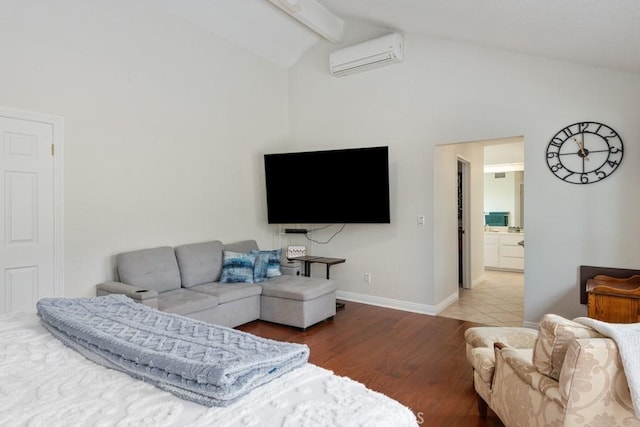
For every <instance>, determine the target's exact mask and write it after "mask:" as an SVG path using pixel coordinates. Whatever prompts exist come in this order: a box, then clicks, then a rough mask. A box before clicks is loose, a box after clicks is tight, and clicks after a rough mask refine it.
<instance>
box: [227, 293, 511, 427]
mask: <svg viewBox="0 0 640 427" xmlns="http://www.w3.org/2000/svg"><path fill="white" fill-rule="evenodd" d="M471 326H478V324H477V323H472V322H467V321H463V320H457V319H449V318H444V317H436V316H428V315H424V314H416V313H409V312H404V311H399V310H392V309H388V308H382V307H376V306H371V305H366V304H357V303H353V302H347V303H346V307H345V308H344V309H340V310H338V313H337V314H336V317H335V319H334V320H333V321H331V320H327V321H324V322H321V323H319V324H317V325H315V326H312V327H310V328H308V329H307V330H306V331H302V330H300V329H296V328H292V327H287V326H282V325H276V324H272V323H267V322H263V321H255V322H251V323H247V324H246V325H242V326H240V327H239V328H238V329H241V330H243V331H247V332H251V333H253V334H255V335H259V336H262V337H266V338H272V339H277V340H281V341H289V342H297V343H305V344H307V345H308V346H309V347H310V349H311V356H310V359H309V361H310V362H311V363H313V364H315V365H318V366H321V367H323V368H325V369H330V370H332V371H333V372H334V373H335V374H337V375H341V376H347V377H350V378H352V379H354V380H356V381H359V382H361V383H363V384H364V385H366V386H367V387H368V388H370V389H372V390H375V391H378V392H380V393H384V394H386V395H387V396H390V397H392V398H393V399H396V400H397V401H399V402H400V403H402V404H404V405H405V406H407V407H409V408H411V410H412V411H413V412H414V414H416V419H417V421H418V423H419V424H421V425H425V426H448V427H454V426H465V427H466V426H477V427H498V426H502V423H501V422H500V420H499V419H498V418H497V417H496V416H495V414H493V413H492V412H491V410H489V414H488V416H487V417H486V418H481V417H480V416H479V415H478V409H477V401H476V395H475V392H474V390H473V378H472V372H471V368H470V366H469V364H468V363H467V361H466V356H465V344H464V331H465V330H466V329H467V328H469V327H471Z"/></svg>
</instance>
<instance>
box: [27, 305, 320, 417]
mask: <svg viewBox="0 0 640 427" xmlns="http://www.w3.org/2000/svg"><path fill="white" fill-rule="evenodd" d="M37 309H38V315H39V316H40V318H41V320H42V323H43V325H44V326H45V327H46V328H47V329H48V330H49V331H50V332H51V333H52V334H53V335H54V336H55V337H57V338H58V339H60V340H61V341H62V342H63V343H65V344H66V345H67V346H69V347H71V348H73V349H75V350H77V351H79V352H80V353H82V354H83V355H84V356H85V357H87V358H88V359H90V360H92V361H94V362H96V363H99V364H101V365H104V366H107V367H109V368H112V369H117V370H120V371H123V372H125V373H127V374H129V375H131V376H133V377H135V378H138V379H140V380H143V381H145V382H149V383H152V384H154V385H156V386H157V387H159V388H161V389H163V390H166V391H169V392H171V393H173V394H175V395H176V396H178V397H180V398H183V399H186V400H191V401H193V402H196V403H199V404H202V405H206V406H227V405H229V404H231V403H233V402H235V401H236V400H238V399H240V398H241V397H242V396H244V395H245V394H247V393H249V392H250V391H251V390H253V389H254V388H255V387H258V386H260V385H262V384H265V383H267V382H269V381H271V380H273V379H274V378H277V377H279V376H280V375H282V374H284V373H286V372H289V371H291V370H293V369H295V368H297V367H300V366H302V365H304V364H305V363H306V362H307V360H308V358H309V348H308V347H307V346H306V345H304V344H293V343H285V342H280V341H274V340H269V339H266V338H261V337H257V336H255V335H252V334H249V333H246V332H242V331H237V330H234V329H230V328H226V327H223V326H217V325H211V324H208V323H204V322H201V321H198V320H194V319H190V318H188V317H183V316H179V315H176V314H170V313H164V312H161V311H158V310H156V309H153V308H150V307H147V306H144V305H142V304H138V303H135V302H134V301H133V300H131V299H129V298H128V297H126V296H124V295H110V296H104V297H95V298H75V299H74V298H44V299H41V300H40V301H38V303H37Z"/></svg>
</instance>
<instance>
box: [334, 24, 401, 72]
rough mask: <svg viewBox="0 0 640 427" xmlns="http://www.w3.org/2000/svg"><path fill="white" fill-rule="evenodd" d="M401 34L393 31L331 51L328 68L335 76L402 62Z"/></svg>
mask: <svg viewBox="0 0 640 427" xmlns="http://www.w3.org/2000/svg"><path fill="white" fill-rule="evenodd" d="M403 59H404V43H403V40H402V34H399V33H393V34H388V35H386V36H383V37H380V38H377V39H373V40H369V41H366V42H364V43H359V44H356V45H353V46H348V47H345V48H344V49H339V50H336V51H335V52H331V54H330V55H329V70H330V71H331V74H333V75H334V76H336V77H340V76H346V75H348V74H353V73H358V72H360V71H365V70H370V69H372V68H377V67H381V66H383V65H388V64H394V63H397V62H402V60H403Z"/></svg>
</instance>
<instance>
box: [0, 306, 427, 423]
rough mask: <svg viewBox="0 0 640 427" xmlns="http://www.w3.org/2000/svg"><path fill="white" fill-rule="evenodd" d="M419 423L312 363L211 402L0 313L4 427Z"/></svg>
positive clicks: (25, 317)
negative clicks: (110, 364)
mask: <svg viewBox="0 0 640 427" xmlns="http://www.w3.org/2000/svg"><path fill="white" fill-rule="evenodd" d="M26 425H29V426H48V427H49V426H51V427H55V426H65V427H66V426H89V425H91V426H96V427H106V426H193V427H196V426H314V427H316V426H394V427H402V426H415V425H417V422H416V418H415V416H414V414H413V413H412V412H411V410H410V409H409V408H407V407H405V406H403V405H401V404H400V403H398V402H397V401H395V400H393V399H391V398H389V397H387V396H385V395H383V394H380V393H377V392H375V391H372V390H369V389H367V388H366V387H365V386H364V385H362V384H360V383H358V382H356V381H353V380H351V379H349V378H346V377H339V376H337V375H334V374H333V373H332V372H331V371H327V370H325V369H322V368H320V367H318V366H314V365H311V364H307V365H305V366H303V367H301V368H299V369H296V370H294V371H292V372H290V373H288V374H285V375H283V376H282V377H280V378H277V379H275V380H274V381H272V382H270V383H269V384H266V385H264V386H262V387H259V388H258V389H256V390H254V391H252V392H251V393H250V394H248V395H247V396H245V397H244V398H243V399H242V400H240V401H238V402H236V403H234V404H233V405H231V406H228V407H224V408H219V407H213V408H208V407H205V406H201V405H198V404H195V403H192V402H189V401H185V400H181V399H179V398H177V397H175V396H173V395H171V394H170V393H167V392H164V391H162V390H159V389H158V388H156V387H154V386H152V385H150V384H147V383H144V382H142V381H138V380H135V379H133V378H131V377H129V376H128V375H126V374H123V373H121V372H118V371H115V370H111V369H107V368H104V367H102V366H99V365H97V364H95V363H93V362H91V361H89V360H87V359H85V358H84V357H83V356H82V355H80V354H79V353H77V352H75V351H73V350H71V349H69V348H67V347H65V346H64V345H63V344H62V343H61V342H60V341H58V340H57V339H55V338H54V337H53V336H51V334H49V332H47V331H46V330H45V329H44V328H43V327H42V326H41V324H40V322H39V320H38V318H37V316H36V315H35V314H31V313H29V314H25V313H22V314H11V315H5V316H0V426H12V427H13V426H26Z"/></svg>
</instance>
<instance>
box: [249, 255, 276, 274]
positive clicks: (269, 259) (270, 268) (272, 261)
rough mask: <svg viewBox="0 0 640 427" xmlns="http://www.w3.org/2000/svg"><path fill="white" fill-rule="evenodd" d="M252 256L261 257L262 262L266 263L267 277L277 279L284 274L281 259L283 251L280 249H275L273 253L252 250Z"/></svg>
mask: <svg viewBox="0 0 640 427" xmlns="http://www.w3.org/2000/svg"><path fill="white" fill-rule="evenodd" d="M251 253H252V254H254V255H257V256H259V257H260V261H261V262H262V260H265V261H266V264H267V265H266V270H267V271H266V277H276V276H280V275H281V274H282V271H280V257H281V256H282V251H281V250H280V249H274V250H272V251H259V250H255V249H254V250H252V251H251Z"/></svg>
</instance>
